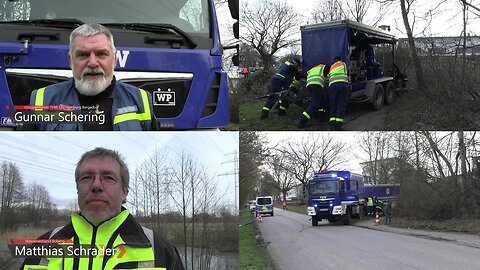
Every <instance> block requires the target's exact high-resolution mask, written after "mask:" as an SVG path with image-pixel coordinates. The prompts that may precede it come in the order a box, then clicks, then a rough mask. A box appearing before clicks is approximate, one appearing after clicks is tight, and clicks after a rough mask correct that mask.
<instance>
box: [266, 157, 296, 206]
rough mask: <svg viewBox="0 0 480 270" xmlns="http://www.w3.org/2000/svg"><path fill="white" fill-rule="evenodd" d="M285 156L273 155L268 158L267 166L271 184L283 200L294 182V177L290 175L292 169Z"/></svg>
mask: <svg viewBox="0 0 480 270" xmlns="http://www.w3.org/2000/svg"><path fill="white" fill-rule="evenodd" d="M290 166H292V165H290V164H289V161H288V160H287V158H286V157H285V156H283V155H273V156H271V157H270V158H269V162H268V167H269V168H270V171H271V172H272V176H273V179H272V180H273V185H274V188H275V189H277V190H278V191H279V192H280V194H281V195H282V198H283V200H284V201H285V200H286V197H287V192H288V191H290V190H291V189H292V188H293V187H294V186H295V184H296V182H295V178H294V177H293V175H292V170H291V169H290V168H289V167H290Z"/></svg>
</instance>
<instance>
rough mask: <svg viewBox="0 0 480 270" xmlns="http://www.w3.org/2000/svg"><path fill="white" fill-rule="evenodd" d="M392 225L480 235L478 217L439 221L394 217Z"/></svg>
mask: <svg viewBox="0 0 480 270" xmlns="http://www.w3.org/2000/svg"><path fill="white" fill-rule="evenodd" d="M392 225H393V226H395V227H399V228H409V229H417V230H430V231H443V232H462V233H471V234H478V235H480V220H478V219H449V220H443V221H438V220H414V219H406V218H397V217H393V219H392Z"/></svg>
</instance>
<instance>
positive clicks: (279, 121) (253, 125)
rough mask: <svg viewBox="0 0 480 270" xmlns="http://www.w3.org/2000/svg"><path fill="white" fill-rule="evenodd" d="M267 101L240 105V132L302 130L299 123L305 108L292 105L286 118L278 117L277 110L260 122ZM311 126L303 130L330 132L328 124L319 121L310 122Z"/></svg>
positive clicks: (273, 110) (312, 120)
mask: <svg viewBox="0 0 480 270" xmlns="http://www.w3.org/2000/svg"><path fill="white" fill-rule="evenodd" d="M264 103H265V100H264V99H262V100H258V101H252V102H249V103H245V104H241V105H240V130H264V131H268V130H300V129H299V128H298V127H297V122H298V119H299V118H300V116H301V115H302V113H303V111H304V108H302V107H300V106H297V105H295V104H291V105H290V107H289V108H288V110H287V114H286V115H284V116H278V115H277V112H276V109H272V110H271V111H270V114H269V117H268V118H267V119H265V120H260V111H261V110H262V107H263V104H264ZM310 122H311V124H312V125H311V126H309V127H307V128H304V129H301V130H328V122H326V121H324V122H319V121H318V120H317V119H314V118H312V119H311V120H310Z"/></svg>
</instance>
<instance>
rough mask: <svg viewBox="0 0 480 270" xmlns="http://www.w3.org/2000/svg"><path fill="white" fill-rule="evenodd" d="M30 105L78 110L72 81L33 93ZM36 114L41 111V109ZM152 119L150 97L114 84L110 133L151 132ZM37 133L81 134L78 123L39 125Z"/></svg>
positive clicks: (117, 82)
mask: <svg viewBox="0 0 480 270" xmlns="http://www.w3.org/2000/svg"><path fill="white" fill-rule="evenodd" d="M30 104H31V105H35V106H44V105H66V106H68V105H73V106H76V107H80V100H79V99H78V95H77V90H76V89H75V87H74V83H73V80H69V81H66V82H61V83H58V84H53V85H50V86H47V87H46V88H40V89H38V90H35V91H33V92H32V95H31V97H30ZM35 111H41V109H40V108H37V109H35ZM152 116H153V106H152V95H151V94H150V93H149V92H147V91H145V90H143V89H140V88H136V87H134V86H132V85H129V84H126V83H122V82H119V81H116V82H115V89H114V91H113V102H112V117H113V119H112V122H113V130H116V131H124V130H137V131H141V130H150V129H151V121H152ZM38 129H39V130H47V131H49V130H61V131H75V130H83V125H82V124H81V123H41V124H39V125H38Z"/></svg>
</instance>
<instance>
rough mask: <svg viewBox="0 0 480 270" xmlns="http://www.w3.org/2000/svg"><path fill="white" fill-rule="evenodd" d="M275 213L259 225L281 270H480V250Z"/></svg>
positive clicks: (291, 214)
mask: <svg viewBox="0 0 480 270" xmlns="http://www.w3.org/2000/svg"><path fill="white" fill-rule="evenodd" d="M275 211H276V212H275V216H273V217H270V216H266V217H264V218H263V222H262V223H259V224H258V225H259V228H260V231H261V234H262V237H263V239H264V241H265V244H266V246H267V250H268V252H269V253H270V255H271V256H272V259H273V260H274V261H275V262H276V264H277V265H278V266H279V268H280V269H281V270H295V269H342V270H348V269H352V270H353V269H355V270H359V269H368V270H376V269H379V270H380V269H381V270H385V269H388V270H390V269H391V270H395V269H419V270H429V269H432V270H441V269H448V270H450V269H476V270H478V269H480V249H479V248H478V247H477V248H475V247H470V246H465V245H461V244H458V243H456V242H452V241H438V240H432V239H425V238H422V237H415V236H411V235H405V234H399V233H392V232H388V231H378V230H371V229H367V228H364V227H358V226H344V225H341V224H340V223H334V224H329V223H328V221H322V222H321V223H319V226H318V227H312V226H311V221H310V220H309V217H308V216H307V215H301V214H297V213H293V212H290V211H283V210H281V209H275Z"/></svg>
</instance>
